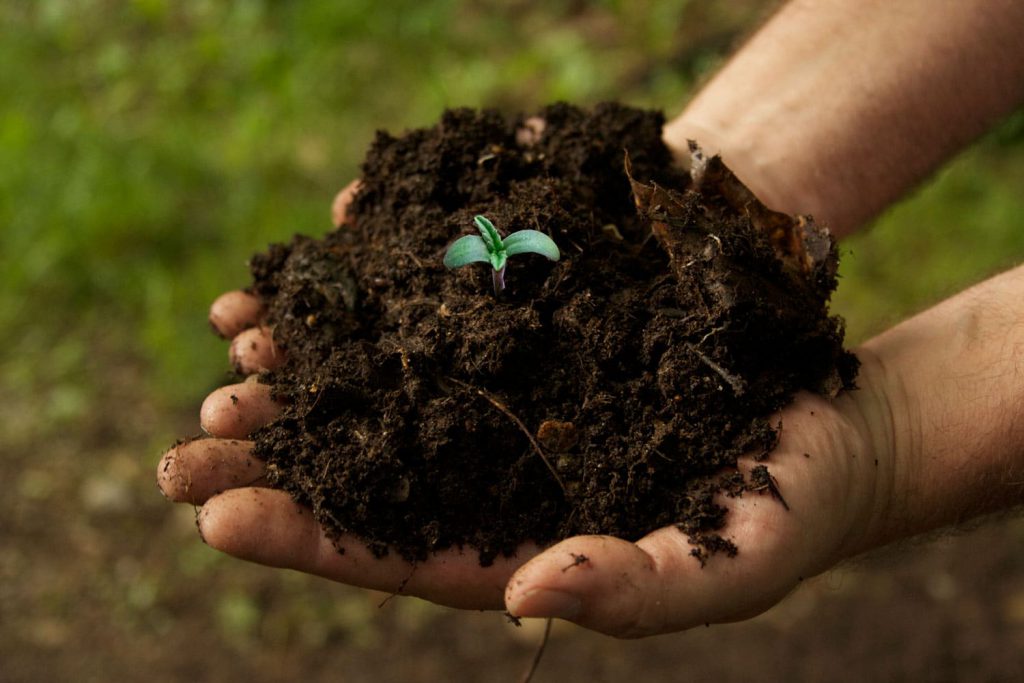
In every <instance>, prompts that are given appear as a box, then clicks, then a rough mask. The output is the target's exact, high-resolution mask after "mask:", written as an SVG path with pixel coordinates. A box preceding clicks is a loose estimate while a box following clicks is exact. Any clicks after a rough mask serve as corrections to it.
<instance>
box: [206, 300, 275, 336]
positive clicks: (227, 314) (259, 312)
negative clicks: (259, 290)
mask: <svg viewBox="0 0 1024 683" xmlns="http://www.w3.org/2000/svg"><path fill="white" fill-rule="evenodd" d="M264 313H265V309H264V306H263V302H262V300H261V299H260V298H259V297H258V296H256V295H254V294H249V293H248V292H243V291H241V290H235V291H232V292H226V293H224V294H221V295H220V296H219V297H217V298H216V299H215V300H214V302H213V304H211V305H210V325H211V326H212V327H213V329H214V330H215V331H216V332H217V334H219V335H220V336H221V337H224V338H225V339H230V338H232V337H234V336H235V335H236V334H238V333H239V332H241V331H242V330H244V329H247V328H250V327H255V326H256V325H258V324H259V322H260V320H261V319H262V318H263V314H264Z"/></svg>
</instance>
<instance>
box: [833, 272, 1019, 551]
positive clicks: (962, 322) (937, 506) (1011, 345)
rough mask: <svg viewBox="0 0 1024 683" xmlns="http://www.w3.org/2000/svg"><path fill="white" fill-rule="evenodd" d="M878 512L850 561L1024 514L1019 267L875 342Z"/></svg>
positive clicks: (861, 401) (853, 400)
mask: <svg viewBox="0 0 1024 683" xmlns="http://www.w3.org/2000/svg"><path fill="white" fill-rule="evenodd" d="M861 355H862V356H863V357H864V358H865V360H866V361H867V362H866V364H865V369H866V372H867V375H866V376H865V378H864V379H865V385H866V386H865V392H864V393H863V394H862V395H860V396H858V393H860V392H852V393H851V394H848V395H847V397H846V399H845V400H846V401H849V404H848V405H850V406H858V409H859V410H861V411H862V412H863V413H865V414H866V415H867V416H868V419H867V422H868V423H869V424H873V425H876V426H877V425H884V426H883V427H882V428H880V429H878V428H876V429H875V430H874V434H873V441H874V443H873V446H872V449H873V452H869V453H864V454H863V456H862V457H865V458H868V459H872V460H873V461H874V462H873V466H874V467H876V468H877V472H878V476H877V478H876V480H875V487H874V491H873V492H872V493H873V501H872V504H871V505H870V510H869V513H868V517H869V519H867V520H865V522H864V524H863V532H864V533H863V535H862V537H861V538H860V539H859V540H857V541H856V542H855V546H857V547H854V548H852V550H853V551H859V550H864V549H867V548H870V547H874V546H878V545H883V544H885V543H887V542H890V541H893V540H896V539H899V538H905V537H908V536H912V535H915V534H918V533H922V532H926V531H930V530H933V529H937V528H940V527H944V526H948V525H952V524H957V523H959V522H962V521H965V520H968V519H971V518H972V517H976V516H979V515H983V514H987V513H991V512H995V511H999V510H1005V509H1009V508H1012V507H1015V506H1018V505H1021V504H1024V267H1018V268H1016V269H1015V270H1012V271H1010V272H1008V273H1004V274H1003V275H1000V276H998V277H995V278H993V279H991V280H988V281H986V282H984V283H982V284H980V285H978V286H976V287H973V288H971V289H969V290H967V291H966V292H963V293H961V294H959V295H957V296H955V297H953V298H952V299H949V300H947V301H945V302H943V303H942V304H940V305H938V306H936V307H934V308H932V309H930V310H928V311H925V312H924V313H922V314H920V315H918V316H916V317H914V318H911V319H910V320H907V321H905V322H903V323H901V324H900V325H897V326H896V327H894V328H892V329H891V330H889V331H888V332H885V333H884V334H882V335H880V336H878V337H876V338H874V339H872V340H871V341H869V342H868V343H866V344H865V345H864V347H863V348H862V349H861Z"/></svg>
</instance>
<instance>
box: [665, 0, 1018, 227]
mask: <svg viewBox="0 0 1024 683" xmlns="http://www.w3.org/2000/svg"><path fill="white" fill-rule="evenodd" d="M1022 26H1024V3H1021V2H1019V1H1017V0H962V1H942V0H939V1H937V0H901V1H900V2H891V1H890V0H793V1H792V2H790V3H789V4H788V5H786V6H785V7H784V8H783V9H782V10H781V11H780V12H779V13H778V14H777V15H776V16H775V17H773V18H772V19H771V20H770V21H769V22H768V23H767V24H766V25H765V26H764V27H763V28H762V29H761V30H760V31H759V32H758V33H757V34H756V35H755V36H754V37H753V38H752V39H751V40H750V41H749V42H748V43H747V44H746V45H745V46H744V47H743V48H742V49H741V50H740V51H739V53H738V54H737V55H736V56H735V57H734V58H733V59H732V61H730V62H729V63H728V64H727V65H726V67H725V68H724V69H723V70H722V71H721V72H720V73H718V74H717V75H716V76H715V77H714V78H713V79H712V81H711V82H710V83H709V84H708V85H707V86H706V87H705V88H704V89H703V90H702V91H701V92H700V93H699V94H698V96H697V97H696V98H695V99H694V100H693V101H692V102H691V103H690V104H689V106H687V108H686V109H685V111H683V113H682V114H681V115H680V116H679V117H677V118H676V119H675V120H674V121H672V122H671V123H670V124H669V125H668V126H667V127H666V132H665V137H666V140H667V141H668V142H669V144H670V145H671V146H672V147H673V148H674V149H677V150H685V149H686V140H687V139H688V138H692V139H695V140H697V141H698V142H700V143H701V144H702V145H703V146H704V148H705V150H706V151H708V152H716V151H717V152H721V153H722V155H723V158H724V159H725V162H726V163H727V164H728V165H729V166H730V167H731V168H733V170H735V171H736V172H737V174H738V175H739V176H740V178H741V179H742V180H744V182H746V183H747V184H748V185H749V186H750V187H751V189H752V190H753V191H754V192H755V194H757V195H758V196H759V197H761V199H762V200H764V201H765V202H766V203H767V204H768V205H769V206H771V207H772V208H775V209H778V210H781V211H785V212H787V213H810V214H813V215H814V216H815V217H817V218H819V219H823V220H824V221H825V222H827V223H828V224H829V225H830V226H831V227H832V229H833V231H834V232H835V233H836V234H838V235H840V236H841V235H843V234H846V233H848V232H851V231H852V230H854V229H855V228H857V227H858V226H860V225H861V224H862V223H864V222H865V221H867V220H868V219H870V218H872V217H873V216H875V215H876V214H877V213H879V212H880V211H881V210H882V209H884V208H885V207H886V206H887V205H888V204H890V203H891V202H892V201H893V200H895V199H897V198H898V197H900V196H901V195H903V194H904V193H905V192H906V191H908V190H909V189H910V188H912V187H913V186H914V185H915V184H917V183H918V182H920V181H921V180H922V179H923V178H925V177H926V176H927V175H928V174H929V173H930V172H931V171H933V170H934V169H935V168H936V167H937V166H938V165H939V164H941V163H942V162H943V161H945V160H946V159H947V158H948V157H949V156H951V155H952V154H954V153H955V152H956V151H957V150H959V149H960V148H962V147H963V146H964V145H966V144H967V143H969V142H970V141H971V140H973V139H974V138H976V137H977V136H978V135H979V134H981V133H982V132H984V131H985V130H986V129H987V128H988V127H989V126H991V125H992V124H993V123H994V122H996V121H998V120H999V119H1000V118H1002V117H1003V116H1005V115H1006V114H1008V113H1009V112H1011V111H1012V110H1013V109H1014V108H1015V107H1016V106H1018V105H1019V104H1020V103H1021V102H1022V101H1024V41H1022V40H1021V39H1020V29H1021V27H1022Z"/></svg>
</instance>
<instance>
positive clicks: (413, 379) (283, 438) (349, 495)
mask: <svg viewBox="0 0 1024 683" xmlns="http://www.w3.org/2000/svg"><path fill="white" fill-rule="evenodd" d="M539 115H540V116H541V117H542V118H543V119H544V120H545V121H546V128H545V129H544V132H543V135H542V136H541V137H540V139H539V140H533V141H531V140H529V139H528V138H529V137H531V136H528V135H523V134H522V131H521V130H520V128H521V125H522V120H519V121H506V120H505V119H503V118H502V117H501V116H500V115H499V114H497V113H495V112H490V111H485V112H477V111H470V110H456V111H449V112H446V113H445V114H444V115H443V117H442V119H441V121H440V123H438V124H437V125H436V126H434V127H433V128H429V129H423V130H415V131H411V132H409V133H406V134H405V135H403V136H401V137H392V136H390V135H388V134H386V133H379V134H378V136H377V139H376V140H375V142H374V144H373V146H372V148H371V150H370V152H369V154H368V156H367V159H366V161H365V163H364V165H363V183H364V185H363V189H362V191H361V192H360V193H359V195H358V196H357V199H356V201H355V204H354V206H353V215H354V218H353V223H354V225H353V226H345V227H342V228H341V229H339V230H337V231H335V232H332V233H330V234H328V235H327V236H325V237H324V238H323V239H311V238H308V237H302V236H296V237H295V238H294V239H293V241H292V243H291V244H289V245H274V246H272V247H271V248H270V250H269V251H268V252H267V253H265V254H261V255H258V256H256V257H254V259H253V261H252V270H253V274H254V277H255V283H254V285H253V290H254V291H255V292H257V293H258V294H259V295H261V296H262V297H264V298H265V299H266V301H267V304H268V308H269V324H271V325H272V326H273V329H274V338H275V341H276V342H277V344H278V345H279V346H281V347H282V348H283V349H284V350H285V351H286V354H287V362H286V364H285V365H284V366H283V367H281V368H280V369H278V370H276V371H275V372H273V373H269V374H267V375H265V376H264V377H263V378H262V379H263V380H264V381H266V382H269V383H272V384H273V387H274V393H275V394H276V395H277V396H278V397H279V398H281V399H282V400H284V401H285V402H286V404H287V406H288V407H287V408H286V410H285V412H284V414H283V415H282V417H281V418H279V419H278V420H277V421H275V422H274V423H273V424H272V425H270V426H269V427H267V428H264V429H262V430H260V431H259V432H257V433H256V435H255V439H256V451H257V454H258V455H259V456H260V457H262V458H264V459H265V460H266V461H267V462H268V466H269V471H270V475H271V481H272V484H273V485H275V486H277V487H280V488H282V489H284V490H286V491H288V492H290V493H291V494H292V495H293V496H294V497H295V498H296V499H297V500H298V501H300V502H302V503H304V504H306V505H309V506H310V507H311V508H312V509H313V510H314V514H315V515H316V517H317V519H319V520H320V522H321V523H322V524H323V525H324V526H325V527H326V528H327V529H328V530H329V531H330V532H334V533H340V532H352V533H355V534H357V535H359V536H361V537H362V538H364V539H365V540H366V541H367V542H368V543H369V544H370V547H371V548H372V549H373V550H374V551H375V552H378V553H385V552H387V551H388V550H393V551H396V552H398V553H400V554H401V555H402V556H404V557H406V558H407V559H410V560H421V559H424V558H425V557H426V556H427V555H428V553H430V552H431V551H435V550H440V549H443V548H447V547H450V546H452V545H469V546H472V547H474V548H476V549H478V550H479V553H480V559H481V562H482V563H488V562H489V561H491V560H492V559H493V558H494V557H495V556H496V555H497V554H499V553H512V552H513V551H514V550H515V548H516V547H517V546H518V545H520V544H521V543H522V542H523V541H525V540H533V541H536V542H538V543H541V544H544V543H548V542H551V541H553V540H556V539H560V538H563V537H567V536H570V535H575V534H589V533H603V534H613V535H616V536H620V537H623V538H627V539H636V538H638V537H640V536H642V535H644V534H646V533H648V532H650V531H652V530H653V529H656V528H659V527H662V526H666V525H671V524H676V525H678V526H679V528H680V529H681V530H682V531H683V532H685V533H686V534H688V535H689V536H690V538H691V541H692V542H693V543H694V544H695V546H694V553H695V555H696V556H697V557H699V558H703V557H704V555H705V554H706V553H708V552H713V551H715V550H726V551H729V552H732V551H734V550H735V549H734V548H732V547H731V546H730V545H729V544H728V543H727V542H726V541H724V540H723V539H721V538H720V537H718V536H717V535H716V534H715V531H716V530H717V529H719V528H720V527H721V525H722V523H723V515H724V512H723V510H722V508H720V507H719V506H717V505H715V504H714V503H713V502H712V498H713V496H714V495H715V494H716V493H717V492H719V491H722V490H725V491H726V492H728V493H731V494H734V495H735V494H740V493H742V492H743V491H754V490H756V491H758V492H760V493H776V494H777V492H775V491H774V489H772V490H768V489H770V488H771V487H768V486H764V485H762V484H763V482H762V481H761V479H763V480H764V481H768V482H770V481H771V480H770V477H769V475H768V474H767V472H760V474H759V475H758V476H759V477H760V478H759V479H758V480H757V481H744V480H743V478H742V477H741V476H739V475H738V474H736V472H735V469H733V468H732V466H733V465H735V462H736V458H737V457H738V456H739V455H740V454H743V453H745V452H754V453H762V454H765V453H767V452H768V451H769V450H770V448H771V446H772V444H773V443H774V439H775V436H776V434H775V430H774V428H773V425H771V424H770V423H769V422H768V417H767V416H769V415H770V414H771V413H772V412H773V411H774V410H776V409H778V408H779V407H781V406H782V405H784V404H785V403H786V402H787V400H788V399H789V398H790V397H791V396H792V395H793V393H794V392H795V391H797V390H798V389H801V388H806V389H810V390H814V391H819V392H824V393H829V394H834V393H836V392H838V391H839V390H841V389H842V388H845V387H849V386H851V385H852V382H853V379H854V375H855V373H856V367H857V362H856V359H855V358H854V357H853V356H852V355H850V354H848V353H847V352H845V351H843V349H842V336H843V331H842V324H841V321H839V320H838V319H836V318H834V317H829V316H828V314H827V300H828V297H829V295H830V293H831V291H832V289H833V288H834V286H835V268H836V253H835V249H834V246H833V245H832V242H831V240H830V239H829V237H828V234H827V231H825V230H824V229H822V228H819V227H818V226H816V225H815V224H814V223H813V221H811V220H809V219H806V218H802V217H799V218H789V217H786V216H782V215H780V214H775V213H773V212H770V211H768V210H767V209H765V208H764V207H763V206H761V205H760V203H759V202H757V200H756V199H754V198H753V197H752V196H751V195H750V194H749V193H748V192H747V191H746V189H745V188H744V187H743V186H742V185H740V184H739V182H738V181H737V180H736V179H735V178H734V177H733V176H732V175H731V174H730V173H729V172H728V171H727V169H725V167H724V166H723V165H722V164H721V162H720V161H719V160H718V159H711V160H705V159H703V158H702V157H700V155H699V153H698V154H696V155H695V157H694V158H695V159H696V162H695V164H694V167H693V169H691V171H690V172H689V173H684V172H681V171H679V170H678V169H674V168H673V167H672V166H671V157H670V154H669V152H668V150H667V149H666V148H665V147H664V145H663V143H662V142H661V127H662V123H663V118H662V116H661V115H660V114H658V113H652V112H642V111H638V110H634V109H629V108H626V107H623V106H620V105H616V104H604V105H599V106H597V107H596V108H595V109H594V110H593V111H582V110H579V109H577V108H574V107H571V106H568V105H564V104H559V105H553V106H551V107H547V108H545V109H544V110H543V111H542V112H540V114H539ZM517 131H518V132H519V133H520V134H519V136H518V138H519V141H518V142H517ZM624 151H628V156H629V161H630V162H631V177H628V176H627V173H626V171H625V170H624ZM631 182H632V183H633V185H632V187H631ZM662 188H673V189H672V190H666V189H662ZM476 214H483V215H486V216H487V217H488V218H490V219H491V221H493V223H494V224H495V225H496V226H497V227H498V229H499V230H500V231H501V232H502V233H503V234H509V233H511V232H513V231H516V230H520V229H526V228H532V229H536V230H541V231H543V232H545V233H547V234H549V235H550V236H551V237H552V238H553V239H554V240H555V242H556V243H557V244H558V245H559V247H560V249H561V252H562V258H561V260H560V261H558V262H557V263H552V262H550V261H547V260H545V259H543V258H541V257H539V256H533V255H524V256H517V257H514V258H512V259H510V262H509V266H508V273H507V276H506V279H507V283H508V288H507V289H506V290H505V292H504V293H503V295H502V296H501V297H500V298H496V297H495V294H494V293H493V291H492V287H491V276H490V272H489V266H485V265H483V264H475V265H473V266H469V267H466V268H462V269H459V270H456V271H448V270H446V269H445V268H444V266H443V265H442V257H443V254H444V251H445V248H446V246H447V245H448V244H449V243H451V242H452V241H453V240H454V239H455V238H457V237H459V236H461V235H464V234H470V233H473V232H474V228H473V225H472V218H473V216H474V215H476Z"/></svg>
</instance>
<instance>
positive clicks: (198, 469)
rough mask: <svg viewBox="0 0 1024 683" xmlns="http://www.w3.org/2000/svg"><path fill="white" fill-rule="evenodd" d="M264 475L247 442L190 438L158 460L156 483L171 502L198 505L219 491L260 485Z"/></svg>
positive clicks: (250, 443) (260, 462)
mask: <svg viewBox="0 0 1024 683" xmlns="http://www.w3.org/2000/svg"><path fill="white" fill-rule="evenodd" d="M264 474H265V471H264V468H263V462H262V461H260V460H259V459H257V458H255V457H253V455H252V442H251V441H240V440H237V439H193V440H191V441H186V442H184V443H180V444H178V445H176V446H174V447H173V448H171V449H170V450H169V451H167V452H166V453H165V454H164V456H163V457H162V458H160V464H159V465H158V466H157V473H156V480H157V484H159V486H160V490H161V491H162V492H163V494H164V495H165V496H167V498H169V499H170V500H172V501H174V502H175V503H191V504H193V505H202V504H203V503H205V502H206V501H207V499H208V498H210V497H212V496H215V495H217V494H218V493H220V492H221V491H224V490H227V489H233V488H239V487H241V486H255V485H259V484H263V483H265V480H264Z"/></svg>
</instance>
